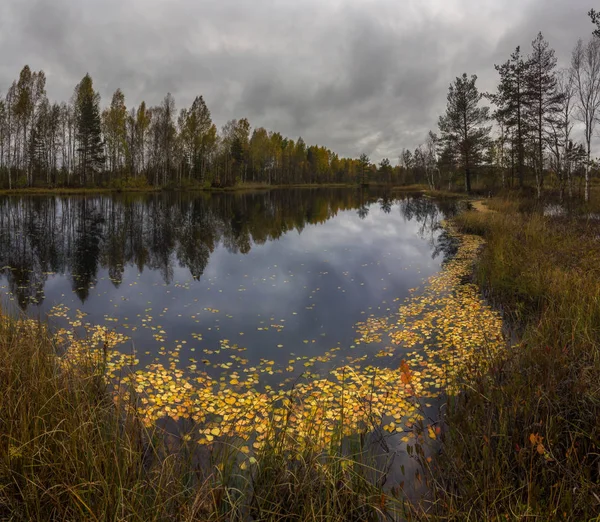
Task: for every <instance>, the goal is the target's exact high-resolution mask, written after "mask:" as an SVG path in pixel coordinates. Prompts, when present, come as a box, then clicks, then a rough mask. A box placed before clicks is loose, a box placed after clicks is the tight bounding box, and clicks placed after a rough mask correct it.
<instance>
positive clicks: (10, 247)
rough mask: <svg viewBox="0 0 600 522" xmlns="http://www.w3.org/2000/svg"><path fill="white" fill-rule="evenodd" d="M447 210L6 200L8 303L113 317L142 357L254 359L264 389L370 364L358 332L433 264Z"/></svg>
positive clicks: (60, 323)
mask: <svg viewBox="0 0 600 522" xmlns="http://www.w3.org/2000/svg"><path fill="white" fill-rule="evenodd" d="M453 211H454V209H453V206H452V204H448V203H446V204H445V205H442V204H440V203H437V202H434V201H432V200H431V199H428V198H423V197H414V196H402V195H396V196H394V195H392V194H390V193H387V194H385V193H381V194H379V193H376V192H365V191H359V190H351V189H314V190H313V189H299V190H281V191H266V192H258V193H243V194H215V195H206V194H173V193H161V194H122V195H107V196H106V195H98V196H70V197H55V196H52V197H46V196H28V197H16V196H12V197H4V198H2V199H0V291H1V292H2V302H3V306H4V307H5V308H7V309H11V308H12V309H13V310H18V309H19V308H20V309H22V310H23V311H25V312H26V313H27V314H28V315H30V316H33V317H42V318H48V319H49V321H50V324H51V325H52V326H54V327H66V326H71V327H72V326H73V325H75V327H79V326H80V325H81V324H85V323H89V324H91V325H105V326H108V327H109V328H110V329H111V330H113V331H115V332H119V333H122V334H124V335H126V336H127V337H128V339H129V340H128V341H127V342H126V343H125V344H124V345H123V346H122V347H121V350H125V351H128V352H130V353H135V354H136V356H137V357H138V358H139V360H140V363H141V365H142V366H143V365H145V364H150V363H161V364H165V365H166V364H167V363H171V364H173V360H174V359H175V358H176V359H177V360H176V363H177V365H178V366H179V367H181V368H186V367H187V365H190V364H192V365H193V366H194V367H195V368H196V367H200V368H201V369H202V370H203V371H204V372H206V373H207V374H208V375H210V377H211V378H213V379H218V378H222V377H223V375H227V374H231V372H235V371H240V370H241V369H242V368H243V367H248V366H254V367H262V368H263V370H264V369H266V371H263V372H262V374H261V379H260V383H259V384H258V386H260V387H262V386H267V387H274V388H275V387H278V386H280V387H281V386H285V385H286V384H287V383H289V382H290V381H293V380H294V379H297V378H298V377H299V375H302V374H303V372H306V371H307V368H308V367H310V372H312V376H313V377H314V376H316V375H318V374H320V373H322V372H324V371H327V370H328V369H330V368H331V367H332V365H337V366H339V364H341V361H343V360H345V359H348V358H350V357H357V356H361V357H362V356H366V360H368V361H370V362H371V363H375V361H376V360H375V359H372V357H373V355H374V354H375V353H376V352H378V351H380V350H381V349H382V348H384V347H385V346H383V345H382V344H381V343H372V344H368V345H364V344H363V345H358V346H357V344H356V342H355V339H356V338H357V332H356V330H355V325H356V324H357V323H358V322H361V321H365V320H366V319H367V318H368V317H378V316H385V315H388V314H389V313H390V310H392V309H394V307H395V308H397V306H398V305H397V303H398V301H402V300H403V299H404V298H405V297H406V296H408V295H409V290H410V289H412V288H414V287H418V286H419V285H420V284H422V282H423V281H424V280H425V279H426V278H428V277H429V276H431V275H432V274H434V273H436V272H437V271H438V270H439V269H440V265H441V263H442V261H443V257H444V253H445V252H446V250H445V247H447V243H446V242H445V241H444V237H443V234H442V233H441V231H440V228H439V222H440V220H441V219H443V218H444V217H446V216H447V215H448V214H451V213H452V212H453ZM174 346H178V350H177V354H176V357H175V356H174V355H173V353H172V352H171V349H172V347H174ZM319 359H320V360H319ZM306 361H309V363H306ZM294 362H296V363H297V364H294ZM377 364H386V365H390V364H391V365H393V364H396V365H397V364H398V361H396V360H395V359H390V358H386V360H385V361H382V360H381V359H379V360H377Z"/></svg>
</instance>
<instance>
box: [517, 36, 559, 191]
mask: <svg viewBox="0 0 600 522" xmlns="http://www.w3.org/2000/svg"><path fill="white" fill-rule="evenodd" d="M531 46H532V52H531V54H530V55H529V58H528V60H527V61H528V67H527V74H526V76H525V85H526V92H527V105H528V115H529V118H530V122H531V129H532V135H533V142H534V154H533V157H534V163H533V164H534V168H535V179H536V187H537V196H538V199H539V198H541V197H542V188H543V187H544V148H545V144H546V142H547V138H548V136H549V135H551V129H552V127H553V126H554V125H556V123H557V120H558V118H559V115H560V112H561V106H562V99H563V94H562V93H561V92H560V91H559V89H558V83H557V77H556V71H555V68H556V56H555V55H554V49H551V48H550V45H549V44H548V42H547V41H546V40H545V39H544V36H543V35H542V33H539V34H538V35H537V37H536V39H535V40H534V41H533V42H532V43H531Z"/></svg>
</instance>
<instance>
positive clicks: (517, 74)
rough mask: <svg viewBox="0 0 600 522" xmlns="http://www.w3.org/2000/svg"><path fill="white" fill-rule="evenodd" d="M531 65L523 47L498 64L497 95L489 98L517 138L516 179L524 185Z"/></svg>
mask: <svg viewBox="0 0 600 522" xmlns="http://www.w3.org/2000/svg"><path fill="white" fill-rule="evenodd" d="M528 64H529V62H526V61H525V60H523V57H522V56H521V48H520V47H517V48H516V49H515V52H514V53H512V54H511V55H510V59H509V60H508V61H506V62H505V63H503V64H502V65H496V66H495V67H496V70H497V71H498V74H499V75H500V85H498V92H497V93H496V94H492V95H490V96H489V98H490V99H491V100H492V102H493V103H494V104H495V105H496V107H497V110H496V111H495V113H494V116H495V118H496V119H497V120H498V121H499V122H500V123H501V124H502V125H503V126H505V127H506V129H507V131H508V133H509V134H511V135H512V136H514V147H515V148H516V149H517V150H516V159H517V162H516V163H517V177H518V178H519V185H520V186H521V187H522V186H523V181H524V177H525V140H526V137H527V119H526V107H527V89H526V84H525V80H526V76H527V67H528Z"/></svg>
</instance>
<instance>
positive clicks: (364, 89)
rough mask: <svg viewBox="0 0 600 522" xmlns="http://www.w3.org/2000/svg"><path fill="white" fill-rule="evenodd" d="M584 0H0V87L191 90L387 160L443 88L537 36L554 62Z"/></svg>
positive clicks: (152, 97) (585, 30)
mask: <svg viewBox="0 0 600 522" xmlns="http://www.w3.org/2000/svg"><path fill="white" fill-rule="evenodd" d="M589 7H590V4H589V0H525V1H522V0H505V1H498V0H429V1H427V2H425V1H422V0H404V1H401V2H400V1H398V0H374V1H370V2H367V1H364V0H303V1H297V0H296V1H293V0H262V1H247V0H202V1H197V0H54V1H52V2H50V1H48V0H3V1H2V2H0V49H2V54H3V60H2V61H1V62H0V91H1V92H4V91H5V90H6V89H7V88H8V86H9V85H10V83H11V82H12V80H13V79H14V78H16V77H17V75H18V73H19V70H20V69H21V67H22V66H23V65H24V64H25V63H28V64H29V65H30V66H31V67H32V68H33V69H36V70H37V69H43V70H44V71H46V74H47V77H48V85H47V86H48V93H49V95H50V96H51V97H52V98H54V99H58V100H65V99H68V98H69V97H70V95H71V93H72V92H73V88H74V86H75V84H76V83H77V82H78V81H79V80H80V79H81V77H82V76H83V75H84V74H85V73H86V72H90V74H91V75H92V77H93V78H94V80H95V82H96V85H97V88H98V89H99V90H100V92H101V95H102V98H103V100H104V102H105V103H106V102H107V101H108V100H109V99H110V96H111V94H112V92H113V91H114V90H115V89H116V88H117V87H120V88H121V89H122V90H123V91H124V92H125V95H126V98H127V102H128V103H129V104H137V103H139V102H140V101H141V100H142V99H144V100H146V102H147V103H150V104H156V103H159V102H160V100H161V99H162V97H163V96H164V95H165V94H166V93H167V92H171V93H172V94H173V95H174V96H175V98H176V101H177V104H178V106H179V107H181V106H184V105H188V104H189V103H191V101H192V99H193V98H194V96H196V95H198V94H203V95H204V98H205V100H206V101H207V103H208V105H209V107H210V109H211V111H212V113H213V117H214V119H215V121H216V122H217V123H218V124H219V125H222V124H224V123H225V122H226V121H227V120H228V119H231V118H240V117H248V118H249V119H250V122H251V124H252V125H253V126H264V127H266V128H268V129H272V130H277V131H280V132H281V133H282V134H284V135H287V136H290V137H292V138H297V137H298V136H302V137H303V138H304V139H305V141H306V142H308V143H319V144H322V145H326V146H328V147H330V148H331V149H333V150H334V151H336V152H338V153H339V154H341V155H348V156H353V157H356V156H358V155H359V154H360V153H361V152H367V153H368V154H370V155H371V156H372V158H373V159H374V160H379V159H381V158H382V157H384V156H388V157H390V158H392V159H394V160H395V159H396V158H397V157H398V154H399V153H400V151H401V149H402V148H403V147H409V148H413V147H415V146H416V145H418V144H419V143H421V142H422V141H423V140H424V138H425V135H426V133H427V131H428V130H429V129H430V128H432V129H435V127H436V124H437V118H438V115H439V114H440V113H441V112H442V111H443V109H444V106H445V100H446V92H447V88H448V84H449V83H450V82H451V81H452V80H453V78H454V77H455V76H457V75H459V74H461V73H462V72H467V73H469V74H477V75H478V77H479V85H480V88H481V89H482V90H491V89H493V88H494V87H495V85H496V80H497V75H496V72H495V71H494V67H493V65H494V63H501V62H503V61H505V60H506V59H507V58H508V56H509V54H510V53H511V52H512V50H513V49H514V48H515V47H516V46H517V45H519V44H520V45H521V46H522V47H523V49H524V50H525V51H527V50H528V48H529V44H530V42H531V40H532V39H533V38H534V37H535V35H536V33H537V32H538V31H540V30H541V31H542V32H543V33H544V35H545V36H546V37H547V39H548V40H549V41H550V43H551V45H553V47H554V48H555V49H556V51H557V56H558V57H559V59H560V60H561V63H562V64H563V65H566V63H567V61H568V58H569V53H570V51H571V49H572V47H573V46H574V44H575V42H576V41H577V39H578V38H579V37H583V38H587V37H589V36H590V34H591V31H592V26H591V23H590V22H589V20H588V18H587V15H586V13H587V11H588V9H589Z"/></svg>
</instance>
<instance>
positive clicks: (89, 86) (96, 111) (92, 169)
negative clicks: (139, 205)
mask: <svg viewBox="0 0 600 522" xmlns="http://www.w3.org/2000/svg"><path fill="white" fill-rule="evenodd" d="M75 139H76V142H77V152H78V154H79V172H80V176H81V183H82V184H83V185H85V184H86V183H87V181H88V176H91V177H92V181H93V175H94V174H95V173H97V172H100V170H101V169H102V167H103V166H104V144H103V142H102V133H101V127H100V95H99V94H98V93H97V92H95V91H94V86H93V83H92V78H91V76H90V75H89V74H86V75H85V76H84V77H83V79H82V80H81V82H80V83H79V85H77V87H76V88H75Z"/></svg>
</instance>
